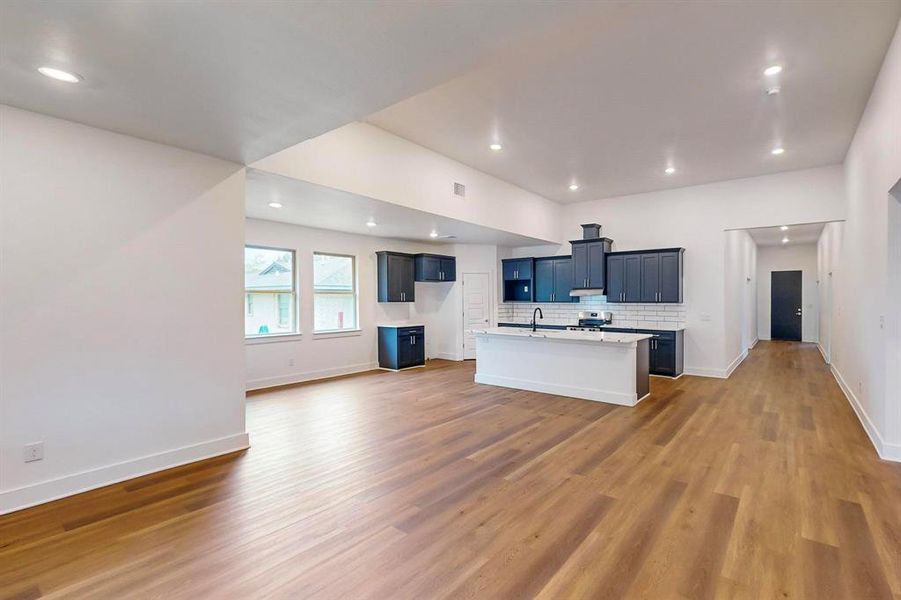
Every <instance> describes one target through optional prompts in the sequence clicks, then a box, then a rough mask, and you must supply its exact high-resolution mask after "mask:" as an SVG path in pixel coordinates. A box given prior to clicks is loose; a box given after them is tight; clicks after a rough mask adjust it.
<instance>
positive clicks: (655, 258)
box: [638, 253, 660, 302]
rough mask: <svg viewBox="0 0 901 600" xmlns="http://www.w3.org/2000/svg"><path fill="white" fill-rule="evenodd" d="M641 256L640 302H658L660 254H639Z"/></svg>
mask: <svg viewBox="0 0 901 600" xmlns="http://www.w3.org/2000/svg"><path fill="white" fill-rule="evenodd" d="M638 256H640V257H641V292H640V294H639V296H640V300H641V302H659V301H660V300H659V298H660V255H659V254H657V253H653V254H639V255H638Z"/></svg>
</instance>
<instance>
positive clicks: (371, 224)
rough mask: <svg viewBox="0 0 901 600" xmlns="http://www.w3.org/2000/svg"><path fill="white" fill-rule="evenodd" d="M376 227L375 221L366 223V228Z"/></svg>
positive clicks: (371, 220) (370, 220)
mask: <svg viewBox="0 0 901 600" xmlns="http://www.w3.org/2000/svg"><path fill="white" fill-rule="evenodd" d="M375 225H376V222H375V220H374V219H369V220H368V221H366V227H375Z"/></svg>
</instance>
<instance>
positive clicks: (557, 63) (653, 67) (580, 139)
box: [367, 0, 901, 202]
mask: <svg viewBox="0 0 901 600" xmlns="http://www.w3.org/2000/svg"><path fill="white" fill-rule="evenodd" d="M585 4H586V5H587V6H589V7H590V10H589V9H586V11H585V12H583V13H582V14H580V15H578V19H573V20H570V21H568V22H567V24H566V26H565V27H564V26H561V27H555V28H552V29H548V30H547V31H546V32H545V34H544V35H543V36H542V37H541V38H540V39H537V40H536V39H532V40H529V41H528V44H513V45H510V46H509V47H508V48H507V51H506V52H505V53H502V54H499V55H497V56H495V57H494V58H493V59H492V60H491V61H486V62H484V63H483V64H481V65H480V67H479V68H478V69H476V70H472V71H470V72H468V73H466V74H465V75H463V76H461V77H458V78H456V79H454V80H452V81H449V82H447V83H445V84H443V85H440V86H438V87H435V88H433V89H431V90H428V91H426V92H424V93H422V94H420V95H418V96H415V97H413V98H410V99H407V100H404V101H402V102H400V103H398V104H396V105H394V106H392V107H389V108H387V109H385V110H383V111H381V112H378V113H376V114H373V115H370V116H369V117H368V118H367V121H368V122H370V123H372V124H374V125H377V126H379V127H382V128H384V129H386V130H388V131H391V132H393V133H395V134H398V135H400V136H402V137H404V138H407V139H409V140H412V141H414V142H416V143H419V144H421V145H424V146H427V147H429V148H431V149H433V150H436V151H438V152H440V153H442V154H445V155H447V156H450V157H452V158H454V159H457V160H459V161H461V162H464V163H466V164H468V165H470V166H472V167H475V168H477V169H479V170H481V171H484V172H487V173H490V174H492V175H495V176H497V177H500V178H501V179H505V180H507V181H509V182H512V183H514V184H517V185H519V186H521V187H524V188H526V189H528V190H531V191H533V192H536V193H539V194H541V195H543V196H545V197H547V198H551V199H554V200H557V201H560V202H575V201H582V200H588V199H594V198H599V197H608V196H615V195H624V194H630V193H636V192H643V191H651V190H656V189H663V188H672V187H681V186H686V185H693V184H700V183H706V182H711V181H719V180H727V179H734V178H740V177H748V176H755V175H762V174H766V173H772V172H777V171H785V170H791V169H799V168H805V167H812V166H819V165H826V164H835V163H838V162H841V161H842V160H843V158H844V155H845V153H846V151H847V148H848V145H849V143H850V140H851V137H852V135H853V133H854V131H855V128H856V125H857V123H858V121H859V118H860V115H861V114H862V112H863V109H864V106H865V104H866V101H867V98H868V96H869V93H870V90H871V88H872V85H873V83H874V81H875V78H876V75H877V73H878V69H879V67H880V64H881V62H882V59H883V57H884V54H885V51H886V50H887V47H888V44H889V42H890V41H891V36H892V34H893V33H894V31H895V29H896V27H897V26H898V19H899V16H901V0H885V1H879V0H868V1H860V0H847V1H831V0H824V1H818V2H798V1H767V2H760V1H736V2H708V1H689V2H633V3H624V2H597V3H585ZM558 6H559V5H558ZM772 63H780V64H783V65H784V67H785V68H784V71H783V72H782V73H781V74H780V75H779V76H778V77H775V78H768V77H765V76H764V75H763V73H762V71H763V69H764V68H765V67H766V66H768V65H770V64H772ZM770 80H772V81H775V82H777V83H778V84H779V85H781V88H782V93H781V94H779V95H776V96H772V97H768V96H766V94H765V92H764V90H765V88H766V86H767V84H768V83H769V82H770ZM494 136H497V137H498V139H499V140H500V141H501V142H502V143H503V146H504V148H503V150H502V151H501V152H492V151H491V150H489V149H488V144H489V143H490V142H491V141H492V140H493V137H494ZM776 145H784V147H785V149H786V151H785V154H783V155H782V156H778V157H777V156H772V155H771V154H770V150H771V149H772V148H773V147H774V146H776ZM670 163H672V164H673V166H675V167H676V168H677V172H676V173H675V174H674V175H671V176H667V175H665V174H664V172H663V171H664V168H665V167H666V166H667V165H668V164H670ZM573 181H575V182H577V183H578V184H579V185H581V189H579V190H578V191H577V192H571V191H569V190H568V189H567V187H568V185H569V184H570V183H571V182H573Z"/></svg>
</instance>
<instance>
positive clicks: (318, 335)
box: [313, 329, 363, 340]
mask: <svg viewBox="0 0 901 600" xmlns="http://www.w3.org/2000/svg"><path fill="white" fill-rule="evenodd" d="M359 335H363V330H362V329H337V330H335V331H314V332H313V339H314V340H327V339H330V338H342V337H356V336H359Z"/></svg>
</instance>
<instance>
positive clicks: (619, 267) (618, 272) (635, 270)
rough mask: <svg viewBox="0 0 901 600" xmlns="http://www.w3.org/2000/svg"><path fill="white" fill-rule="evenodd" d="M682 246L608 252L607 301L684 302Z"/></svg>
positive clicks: (683, 251)
mask: <svg viewBox="0 0 901 600" xmlns="http://www.w3.org/2000/svg"><path fill="white" fill-rule="evenodd" d="M684 253H685V250H684V249H683V248H670V249H666V250H635V251H629V252H613V253H610V254H608V255H607V261H606V262H607V270H608V273H607V283H608V285H607V301H608V302H641V303H646V304H652V303H661V302H668V303H679V302H682V263H683V260H682V257H683V254H684Z"/></svg>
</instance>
